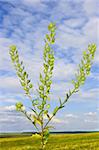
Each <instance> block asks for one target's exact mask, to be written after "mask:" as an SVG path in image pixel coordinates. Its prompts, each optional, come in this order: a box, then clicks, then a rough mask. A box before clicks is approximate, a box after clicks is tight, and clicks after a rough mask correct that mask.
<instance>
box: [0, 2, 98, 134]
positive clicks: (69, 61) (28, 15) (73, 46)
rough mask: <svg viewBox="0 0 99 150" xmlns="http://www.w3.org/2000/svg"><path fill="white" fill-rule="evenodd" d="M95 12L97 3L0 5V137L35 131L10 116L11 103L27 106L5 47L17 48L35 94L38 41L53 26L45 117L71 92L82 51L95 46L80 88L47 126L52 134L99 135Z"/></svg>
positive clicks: (21, 118) (39, 67) (39, 68)
mask: <svg viewBox="0 0 99 150" xmlns="http://www.w3.org/2000/svg"><path fill="white" fill-rule="evenodd" d="M98 8H99V3H98V0H94V1H93V0H18V1H16V0H0V132H8V131H9V132H10V131H34V127H32V125H31V123H30V122H29V121H28V120H27V119H26V118H25V117H24V116H23V115H22V114H20V113H18V112H16V111H15V106H14V105H15V103H16V102H18V101H22V102H23V103H24V104H25V105H26V106H28V103H29V100H28V99H27V98H26V97H25V96H24V91H23V90H22V89H21V86H20V83H19V81H18V79H17V77H16V74H15V70H14V68H13V66H12V64H11V60H10V56H9V46H10V45H11V44H15V45H17V47H18V49H19V54H20V58H21V60H23V61H24V64H25V66H26V70H27V71H28V73H29V76H30V78H31V79H32V82H33V84H34V87H35V89H36V88H37V83H38V81H39V73H40V71H42V60H43V59H42V56H43V47H44V40H43V39H44V36H45V34H46V33H47V26H48V24H49V23H50V22H55V23H56V25H57V31H56V43H55V45H54V46H53V48H54V51H55V68H54V73H53V74H54V76H53V85H52V88H51V91H52V93H51V106H52V108H51V109H50V111H51V110H53V109H54V107H55V105H56V104H58V98H59V97H62V99H64V96H65V93H66V92H67V91H68V89H69V88H71V87H72V84H71V80H72V79H73V78H74V74H75V72H76V70H77V65H78V63H79V62H80V59H81V57H82V51H83V50H85V49H86V48H87V45H88V44H90V43H96V44H97V52H96V55H95V60H94V64H93V67H92V70H91V74H90V76H89V77H88V79H87V81H86V83H85V85H84V86H83V87H81V88H80V92H79V93H77V94H75V95H74V96H72V97H71V98H70V100H69V101H68V103H67V104H66V107H65V108H64V109H63V110H61V111H60V112H59V113H58V114H57V116H56V117H55V118H54V119H53V121H52V123H51V124H53V125H54V126H55V129H54V130H56V131H63V130H65V131H73V130H99V49H98V47H99V41H98V39H99V37H98V35H99V34H98V32H99V29H98V26H99V11H98ZM35 89H34V94H35ZM34 96H35V95H34Z"/></svg>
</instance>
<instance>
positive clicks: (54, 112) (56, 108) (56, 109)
mask: <svg viewBox="0 0 99 150" xmlns="http://www.w3.org/2000/svg"><path fill="white" fill-rule="evenodd" d="M58 110H59V107H58V106H56V107H55V109H54V111H53V115H55V114H56V113H57V111H58Z"/></svg>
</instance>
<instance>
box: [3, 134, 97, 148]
mask: <svg viewBox="0 0 99 150" xmlns="http://www.w3.org/2000/svg"><path fill="white" fill-rule="evenodd" d="M0 150H40V138H39V137H38V136H36V135H33V136H26V135H22V136H20V135H17V136H12V137H6V135H5V137H4V138H0ZM46 150H99V132H98V133H83V134H53V135H50V138H49V141H48V144H47V147H46Z"/></svg>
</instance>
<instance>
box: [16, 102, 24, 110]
mask: <svg viewBox="0 0 99 150" xmlns="http://www.w3.org/2000/svg"><path fill="white" fill-rule="evenodd" d="M15 106H16V110H18V111H20V110H21V109H22V107H23V104H22V103H21V102H17V103H16V105H15Z"/></svg>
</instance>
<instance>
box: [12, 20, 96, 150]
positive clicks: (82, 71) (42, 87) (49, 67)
mask: <svg viewBox="0 0 99 150" xmlns="http://www.w3.org/2000/svg"><path fill="white" fill-rule="evenodd" d="M48 30H49V33H48V34H46V37H45V46H44V52H43V59H44V63H43V68H44V69H43V73H40V76H39V79H40V81H39V85H38V89H37V93H38V96H37V99H33V97H32V96H31V92H32V89H33V84H32V83H31V80H30V79H29V77H28V74H27V72H26V71H25V68H24V66H23V62H22V61H20V59H19V54H18V50H17V48H16V46H15V45H12V46H11V47H10V56H11V60H12V63H13V64H14V67H15V69H16V72H17V76H18V77H19V80H20V83H21V85H22V87H23V89H24V91H25V94H26V96H28V97H29V99H30V100H31V104H32V107H31V108H30V110H31V111H32V113H31V114H28V113H27V111H26V109H25V107H24V106H23V104H22V103H21V102H18V103H17V104H16V109H17V110H18V111H20V112H22V113H24V115H25V116H26V117H27V118H28V119H29V120H30V121H31V122H32V124H33V125H34V126H35V128H36V129H37V131H38V133H39V136H40V137H41V145H42V149H44V148H45V145H46V143H47V140H48V137H49V130H50V128H52V127H51V126H49V122H50V121H51V120H52V119H53V117H54V116H55V115H56V113H57V112H58V111H59V110H60V109H62V108H63V107H64V106H65V104H66V102H67V101H68V99H69V98H70V97H71V96H72V95H73V94H74V93H76V92H78V90H79V87H80V86H81V85H82V84H84V83H85V80H86V77H87V75H89V74H90V69H91V65H92V60H93V59H94V55H95V51H96V45H95V44H91V45H89V46H88V49H87V50H86V51H84V52H83V58H82V60H81V63H80V64H79V69H78V72H77V74H76V78H75V80H72V84H73V85H74V87H73V89H71V90H69V92H67V93H66V96H65V98H64V100H61V98H59V105H58V106H56V107H55V108H54V110H53V112H52V113H51V114H52V115H51V114H50V113H49V108H50V96H49V94H50V89H51V84H52V74H53V69H54V60H55V57H54V51H53V49H52V44H54V43H55V31H56V25H55V24H54V23H50V24H49V26H48ZM44 116H46V117H47V122H45V120H44Z"/></svg>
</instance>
